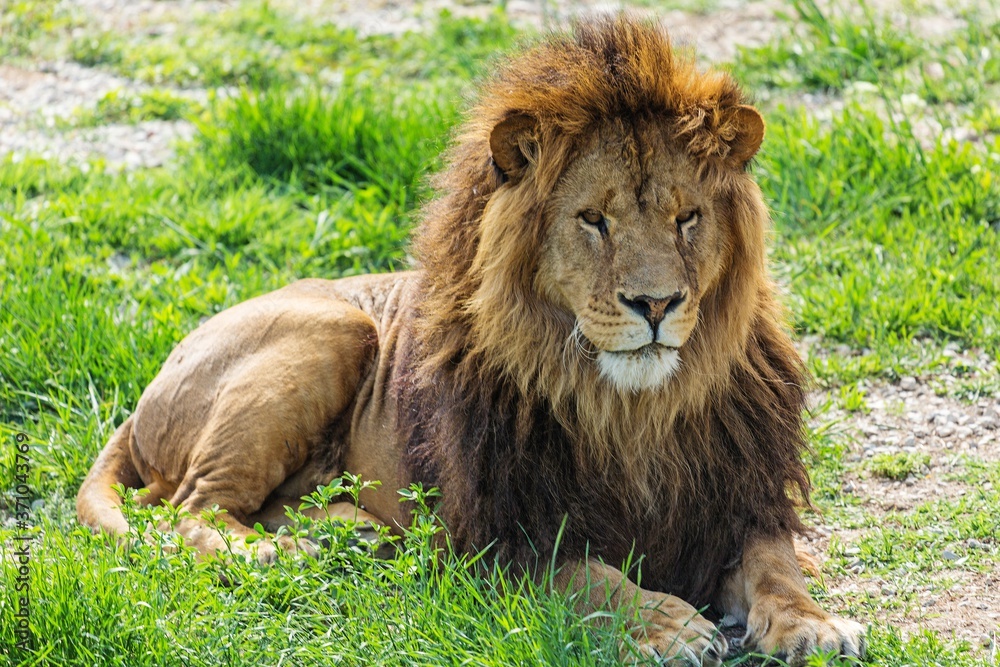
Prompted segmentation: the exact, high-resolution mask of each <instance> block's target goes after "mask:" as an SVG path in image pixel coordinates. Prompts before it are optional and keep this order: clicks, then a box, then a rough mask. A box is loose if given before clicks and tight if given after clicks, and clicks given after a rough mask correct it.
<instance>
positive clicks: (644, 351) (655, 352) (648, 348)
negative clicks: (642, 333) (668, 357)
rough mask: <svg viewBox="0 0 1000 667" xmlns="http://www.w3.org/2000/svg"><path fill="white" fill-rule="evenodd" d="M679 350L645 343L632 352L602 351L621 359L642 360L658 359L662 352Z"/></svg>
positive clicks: (670, 346)
mask: <svg viewBox="0 0 1000 667" xmlns="http://www.w3.org/2000/svg"><path fill="white" fill-rule="evenodd" d="M678 349H679V348H676V347H674V346H672V345H661V344H660V343H646V344H645V345H643V346H642V347H637V348H635V349H633V350H603V352H604V353H605V354H615V355H622V356H623V357H631V358H633V359H642V358H649V357H659V356H660V355H661V354H663V353H664V352H668V351H669V352H676V351H677V350H678Z"/></svg>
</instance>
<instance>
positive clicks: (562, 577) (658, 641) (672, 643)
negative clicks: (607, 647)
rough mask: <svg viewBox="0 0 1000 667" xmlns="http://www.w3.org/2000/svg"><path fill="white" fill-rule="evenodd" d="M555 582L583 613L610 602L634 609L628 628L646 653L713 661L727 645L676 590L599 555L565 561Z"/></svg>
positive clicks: (715, 663)
mask: <svg viewBox="0 0 1000 667" xmlns="http://www.w3.org/2000/svg"><path fill="white" fill-rule="evenodd" d="M555 585H556V586H557V588H558V589H559V590H562V591H565V592H566V593H567V594H568V595H576V596H577V606H578V610H579V611H580V612H581V613H593V612H595V611H600V610H602V609H604V610H606V609H608V608H611V609H613V610H618V611H622V612H624V613H626V614H630V615H634V616H635V617H636V624H635V627H634V628H633V630H632V632H631V634H632V637H633V638H634V639H635V640H636V643H637V644H638V646H639V649H640V650H641V651H642V652H643V653H645V654H647V655H650V656H659V657H660V658H664V659H667V660H670V659H681V660H686V661H688V662H690V663H693V664H695V665H711V666H712V667H717V666H718V665H721V664H722V659H723V658H724V657H725V655H726V652H727V651H728V645H727V643H726V638H725V637H723V636H722V634H721V633H720V632H719V631H718V629H717V628H716V627H715V625H714V624H713V623H711V622H710V621H708V620H707V619H705V618H704V617H703V616H702V615H701V614H700V613H698V610H697V609H695V608H694V607H693V606H691V605H690V604H688V603H687V602H685V601H684V600H682V599H680V598H679V597H677V596H674V595H667V594H666V593H657V592H655V591H648V590H646V589H643V588H640V587H639V586H636V585H635V584H634V583H632V582H631V581H629V579H628V577H626V576H625V575H623V574H622V573H621V571H620V570H617V569H615V568H613V567H609V566H608V565H605V564H604V563H601V562H599V561H596V560H593V559H590V560H587V561H585V562H579V563H573V564H567V565H566V566H564V567H563V568H562V569H561V570H559V572H558V573H557V574H556V577H555ZM623 653H624V650H623Z"/></svg>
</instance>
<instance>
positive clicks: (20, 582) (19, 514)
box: [13, 433, 33, 651]
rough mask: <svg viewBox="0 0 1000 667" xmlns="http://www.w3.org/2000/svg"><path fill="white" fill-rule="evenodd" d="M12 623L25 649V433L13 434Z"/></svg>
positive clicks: (28, 591) (28, 552)
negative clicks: (13, 530) (14, 522)
mask: <svg viewBox="0 0 1000 667" xmlns="http://www.w3.org/2000/svg"><path fill="white" fill-rule="evenodd" d="M14 448H15V450H16V451H15V454H14V520H15V521H16V524H15V525H16V531H15V533H14V545H15V546H14V553H13V561H14V567H15V570H16V576H15V579H14V582H15V583H14V596H13V597H14V600H15V603H16V604H15V606H14V625H15V632H14V636H15V638H16V639H15V644H14V646H15V647H16V648H18V649H21V650H24V651H27V650H28V649H29V647H30V645H31V576H30V575H31V541H32V539H33V535H32V530H31V528H32V526H31V487H30V486H29V484H28V480H29V477H30V475H31V446H30V445H29V444H28V436H27V434H25V433H16V434H14Z"/></svg>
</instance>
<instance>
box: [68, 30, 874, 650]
mask: <svg viewBox="0 0 1000 667" xmlns="http://www.w3.org/2000/svg"><path fill="white" fill-rule="evenodd" d="M763 137H764V121H763V119H762V117H761V115H760V113H759V112H758V111H757V110H756V109H755V108H754V107H753V106H751V105H750V104H749V102H748V100H747V98H746V97H745V95H744V93H743V92H742V91H741V89H740V88H739V87H738V86H737V84H736V83H735V82H734V81H733V79H732V78H731V77H730V76H729V75H727V74H724V73H720V72H716V71H702V70H700V69H699V68H698V67H697V66H696V65H695V64H694V63H693V61H692V60H691V58H690V56H686V55H683V54H679V53H677V52H675V51H674V50H673V49H672V47H671V43H670V40H669V38H668V36H667V34H666V31H665V30H664V29H663V28H662V26H660V25H658V24H656V23H654V22H647V21H645V20H642V19H639V18H636V17H634V16H632V15H629V14H617V15H611V16H603V17H596V18H590V19H584V20H581V21H578V22H577V23H576V24H575V25H574V27H573V29H572V30H571V31H570V32H568V33H566V34H558V35H553V36H550V37H548V38H546V39H545V40H543V41H541V42H539V43H536V44H535V45H534V46H530V47H527V48H526V49H524V50H523V51H522V52H521V53H520V54H519V55H517V56H515V57H513V58H512V59H511V60H509V61H508V62H507V63H506V64H505V65H501V66H499V67H498V68H497V69H496V71H495V73H494V74H493V75H492V77H491V78H490V79H488V80H487V81H485V82H484V83H483V84H482V92H481V95H480V97H479V101H478V103H476V104H475V105H474V107H473V108H472V110H471V113H470V114H469V116H468V120H467V121H466V123H465V125H464V126H463V127H462V129H461V131H460V132H459V134H458V136H457V138H456V140H455V142H454V147H453V148H452V149H451V152H450V154H449V159H448V160H447V167H446V168H445V169H444V171H443V172H442V173H441V174H440V175H439V176H438V177H437V179H436V180H435V182H434V183H435V186H436V189H437V193H438V195H437V197H436V198H433V199H432V201H430V203H429V204H427V205H426V206H425V208H424V210H423V212H422V219H421V222H420V223H419V224H418V227H417V229H416V233H415V239H414V241H413V254H414V257H415V259H416V267H417V268H416V269H415V270H412V271H409V272H402V273H392V274H384V275H370V276H361V277H353V278H348V279H342V280H334V281H328V280H318V279H307V280H301V281H299V282H296V283H293V284H291V285H289V286H287V287H284V288H283V289H279V290H277V291H275V292H273V293H270V294H266V295H264V296H260V297H257V298H254V299H251V300H249V301H246V302H244V303H242V304H240V305H237V306H235V307H233V308H230V309H228V310H225V311H223V312H221V313H219V314H217V315H216V316H214V317H212V318H211V319H209V320H208V321H207V322H205V323H204V324H202V325H201V326H199V327H198V328H197V329H196V330H195V331H193V332H192V333H191V334H189V335H188V336H187V337H186V338H185V339H184V340H183V341H182V342H181V343H180V344H179V345H178V346H177V348H176V349H175V350H174V351H173V352H172V353H171V354H170V356H169V357H168V359H167V360H166V362H165V364H164V366H163V368H162V370H161V371H160V373H159V374H158V375H157V376H156V378H155V379H154V380H153V381H152V383H151V384H150V385H149V387H148V388H147V389H146V390H145V392H144V393H143V395H142V397H141V399H140V400H139V402H138V405H137V407H136V408H135V411H134V412H133V413H132V415H131V416H130V417H129V418H128V419H126V420H125V422H124V423H123V424H122V425H121V426H120V427H119V428H118V429H117V431H116V432H115V433H114V435H113V436H112V437H111V439H110V441H109V442H108V444H107V446H106V447H105V448H104V450H103V451H102V452H101V454H100V455H99V457H98V459H97V461H96V463H95V464H94V466H93V468H92V469H91V471H90V473H89V475H88V476H87V478H86V480H85V481H84V482H83V485H82V486H81V488H80V492H79V496H78V500H77V507H78V514H79V519H80V521H81V522H82V523H84V524H86V525H88V526H91V527H93V528H95V529H101V530H104V531H107V532H109V533H112V534H123V533H125V532H126V531H127V530H128V524H127V522H126V519H125V517H124V515H123V513H122V511H121V499H120V498H119V495H118V494H117V493H116V492H115V490H113V489H112V486H113V485H115V484H123V485H125V486H127V487H134V488H142V487H144V488H147V489H148V490H149V495H148V502H159V501H162V500H166V501H169V502H170V503H172V504H173V505H174V506H176V507H179V508H181V509H184V510H187V511H188V513H189V515H188V516H187V518H185V519H184V520H182V521H181V522H180V524H179V525H177V526H176V530H177V532H178V533H180V534H181V535H183V537H184V538H185V539H186V541H187V542H188V543H189V544H192V545H194V546H195V547H197V548H198V549H199V550H201V551H202V552H203V553H205V554H211V553H214V552H215V551H217V550H221V549H224V548H225V544H224V543H223V538H222V537H221V536H220V535H219V532H218V531H217V530H216V529H214V528H212V527H210V526H208V525H206V524H205V522H204V521H203V520H202V519H201V518H199V513H200V512H201V511H202V510H204V509H206V508H209V507H211V506H213V505H218V506H219V507H220V508H223V509H225V510H226V513H225V514H222V515H221V518H222V520H224V521H225V522H226V524H227V527H228V528H229V530H230V531H231V533H232V535H231V536H230V539H233V540H235V542H234V544H235V546H236V548H238V549H243V550H244V551H246V552H247V553H250V552H251V549H252V550H253V551H254V552H256V554H257V557H258V558H259V559H260V560H261V561H264V562H266V561H269V560H271V559H273V558H274V557H275V554H276V549H278V548H281V549H285V550H288V551H294V550H296V549H298V550H304V551H307V552H312V551H314V550H315V548H316V547H315V546H314V545H312V544H311V543H309V542H299V543H295V542H293V541H291V539H290V538H289V537H287V536H284V537H281V538H276V539H275V540H274V541H272V542H263V543H260V542H258V543H256V544H252V545H248V544H246V543H245V542H243V540H244V538H246V537H247V536H249V535H250V534H251V533H253V531H252V530H251V529H250V528H249V527H248V526H252V525H254V524H255V523H256V522H260V523H262V524H263V525H264V526H265V527H266V528H267V529H268V530H270V531H275V530H277V528H278V527H279V526H280V525H282V523H283V522H286V521H288V519H287V518H286V517H285V507H286V506H293V507H294V506H297V505H298V504H299V500H300V498H301V497H302V496H304V495H306V494H308V493H309V492H311V491H312V490H314V489H315V488H316V487H317V486H318V485H322V484H327V483H329V482H330V481H331V480H332V479H334V478H336V477H338V476H340V475H341V474H342V473H343V472H344V471H349V472H351V473H353V474H356V475H360V476H361V477H363V478H365V479H370V480H380V481H381V482H382V486H381V488H379V489H365V490H364V491H362V493H361V497H360V502H361V506H362V509H361V510H359V511H358V512H357V516H358V518H360V519H361V520H364V521H370V522H372V523H373V524H376V525H381V526H388V527H389V528H390V530H392V531H394V532H396V533H401V532H402V527H403V526H406V525H408V508H407V507H405V506H401V505H400V504H399V503H398V502H397V497H396V493H395V491H396V490H397V489H402V488H406V487H408V486H409V485H410V484H411V483H413V482H422V483H423V484H424V485H425V486H428V487H429V486H436V487H438V488H439V489H440V491H441V494H442V498H441V502H440V506H439V510H438V511H439V514H440V517H441V519H442V521H443V523H444V525H445V526H446V527H447V530H448V539H449V540H450V541H451V542H452V544H453V545H454V546H455V547H456V548H457V549H459V550H460V551H463V550H464V551H469V552H475V551H478V550H480V549H483V548H489V549H491V553H492V554H493V556H494V557H495V558H496V559H497V560H499V561H500V562H502V563H505V564H509V565H511V566H514V567H518V568H521V569H522V570H523V571H525V572H534V571H537V569H538V568H539V567H540V566H539V565H537V564H540V563H548V562H549V559H550V558H552V557H556V558H557V563H558V565H559V567H558V570H557V574H556V575H555V579H556V583H557V584H558V585H559V587H560V588H561V589H563V590H565V591H567V592H568V593H570V594H577V593H579V595H576V599H579V600H581V603H580V604H581V609H582V610H583V611H586V610H597V609H607V608H612V609H619V610H624V611H626V612H630V613H633V614H634V616H633V617H634V618H635V619H637V620H636V623H635V627H634V628H633V629H632V634H633V637H634V638H635V640H636V642H637V644H638V645H639V647H641V649H642V650H643V651H644V652H645V653H648V654H650V655H654V656H661V657H663V658H679V659H684V660H688V661H690V662H692V663H694V664H703V665H719V664H720V663H721V661H722V660H723V658H724V656H725V655H726V653H727V650H728V647H727V642H726V639H725V637H724V636H723V635H722V634H721V633H720V632H719V631H718V629H717V628H716V626H715V625H714V624H713V623H712V622H711V621H709V620H708V618H706V616H704V615H702V614H701V613H700V612H699V609H702V610H707V612H708V611H710V612H711V614H713V615H714V616H715V617H722V616H728V617H730V618H733V619H735V620H736V621H738V622H740V623H743V624H745V625H746V636H745V637H744V641H743V646H744V648H747V649H756V650H759V651H762V652H764V653H767V654H777V655H780V656H782V657H784V658H785V659H786V660H788V661H789V662H791V663H792V664H801V663H802V662H803V661H804V659H805V656H806V655H807V654H808V653H810V652H812V651H813V650H815V649H819V650H822V651H828V652H833V653H836V654H840V655H844V656H855V657H861V656H863V655H864V653H865V635H864V631H863V630H862V628H861V626H860V625H859V624H857V623H855V622H853V621H850V620H846V619H841V618H838V617H835V616H832V615H830V614H828V613H827V612H825V611H824V610H823V609H821V608H820V607H819V605H817V603H816V602H815V601H813V599H812V598H811V597H810V595H809V593H808V591H807V588H806V585H805V583H804V579H803V575H802V573H801V570H800V568H799V565H798V562H797V559H796V551H795V547H794V543H793V538H794V536H795V535H796V534H798V533H801V532H802V531H804V530H805V527H804V525H803V524H802V523H801V521H800V519H799V516H798V514H797V506H799V505H800V504H801V503H803V502H805V503H807V502H808V492H809V478H808V475H807V472H806V470H805V469H804V466H803V463H802V460H801V454H802V452H803V449H804V447H805V437H804V427H803V421H802V420H803V416H802V414H803V408H804V396H805V394H804V389H803V387H804V385H805V383H806V374H805V371H804V368H803V365H802V363H801V361H800V359H799V357H798V356H797V354H796V352H795V349H794V348H793V345H792V342H791V340H790V338H789V335H788V333H787V332H786V324H785V320H784V315H783V311H782V310H781V308H780V306H779V303H778V300H777V298H776V288H775V285H774V284H773V283H772V281H771V279H770V278H769V273H768V268H767V261H766V241H765V237H766V234H767V231H768V228H769V216H768V212H767V208H766V206H765V203H764V200H763V197H762V195H761V192H760V189H759V188H758V186H757V184H756V182H755V180H754V178H753V176H752V173H751V171H750V166H751V163H752V159H753V157H754V155H755V154H756V152H757V150H758V148H759V147H760V145H761V142H762V140H763ZM332 511H333V512H334V513H335V514H339V515H341V516H345V517H354V516H355V513H356V510H355V507H354V506H353V505H352V504H351V503H348V502H342V503H336V504H334V505H333V506H332ZM634 557H639V560H640V561H641V563H640V565H641V582H642V586H641V587H640V586H639V585H637V584H636V583H635V582H634V581H633V580H632V578H634V572H632V573H630V572H629V571H628V570H627V568H623V564H624V563H627V562H630V559H631V558H634ZM623 570H624V572H623ZM630 577H632V578H630Z"/></svg>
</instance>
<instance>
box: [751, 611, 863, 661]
mask: <svg viewBox="0 0 1000 667" xmlns="http://www.w3.org/2000/svg"><path fill="white" fill-rule="evenodd" d="M743 645H744V646H746V647H752V646H756V648H757V650H759V651H761V652H762V653H766V654H768V655H774V656H775V657H777V658H780V659H781V660H784V661H785V662H787V663H788V664H789V665H792V666H793V667H794V666H797V665H803V664H805V661H806V658H807V657H808V656H809V655H810V654H812V653H814V652H819V653H823V654H828V655H836V656H844V657H849V658H858V659H860V658H863V657H864V656H865V651H866V649H867V647H866V639H865V629H864V628H863V627H862V626H861V624H859V623H856V622H854V621H852V620H849V619H846V618H838V617H837V616H833V615H831V614H827V613H826V612H825V611H823V610H822V609H820V608H819V606H818V605H816V604H815V603H812V601H811V600H810V603H809V604H808V605H806V604H799V603H797V602H794V601H793V602H788V601H775V600H771V601H762V602H761V603H760V604H757V605H755V606H754V608H753V609H751V610H750V616H749V618H748V619H747V634H746V636H745V637H744V639H743Z"/></svg>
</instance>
